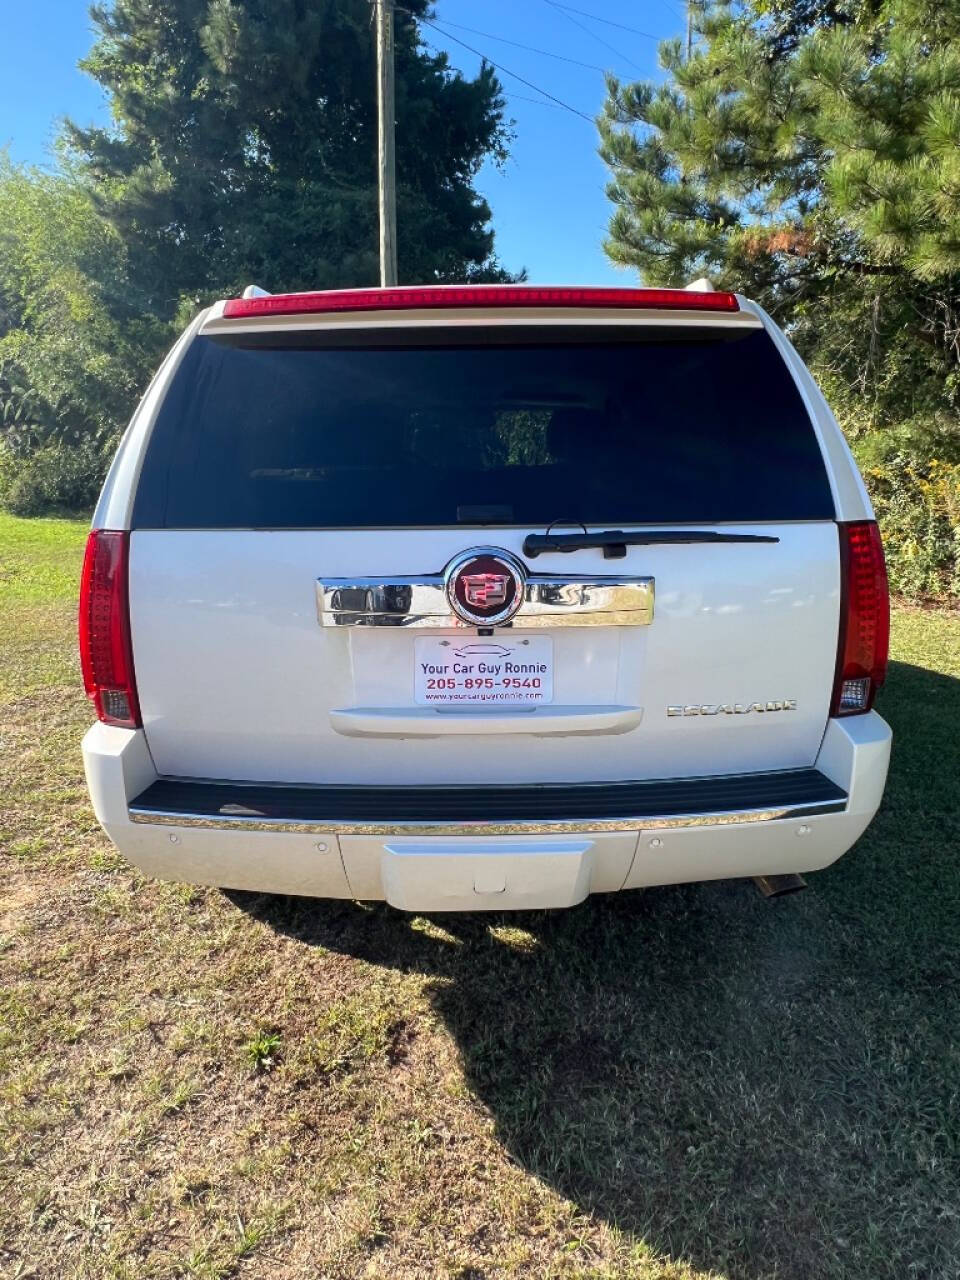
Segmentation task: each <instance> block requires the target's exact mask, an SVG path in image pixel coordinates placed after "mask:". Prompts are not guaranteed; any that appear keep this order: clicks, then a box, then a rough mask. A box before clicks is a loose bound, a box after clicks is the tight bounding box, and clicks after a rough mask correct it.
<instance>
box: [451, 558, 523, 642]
mask: <svg viewBox="0 0 960 1280" xmlns="http://www.w3.org/2000/svg"><path fill="white" fill-rule="evenodd" d="M443 577H444V583H445V586H446V592H447V599H448V600H449V602H450V608H451V609H452V610H453V612H454V613H455V614H456V615H457V617H458V618H459V619H460V620H461V622H467V623H470V624H471V625H473V626H479V627H484V626H495V625H497V624H501V623H504V622H509V620H510V619H511V618H512V617H513V615H514V614H515V613H516V612H517V610H518V609H519V608H520V606H521V605H522V604H523V597H524V584H525V582H526V571H525V569H524V567H523V565H522V564H521V562H520V561H519V560H517V559H516V557H514V556H512V555H511V554H510V552H509V551H499V550H497V549H496V548H495V547H474V548H473V550H471V551H464V552H462V553H461V554H460V555H459V556H456V557H455V558H454V559H453V560H451V561H450V563H449V564H448V565H447V567H446V569H445V570H444V575H443Z"/></svg>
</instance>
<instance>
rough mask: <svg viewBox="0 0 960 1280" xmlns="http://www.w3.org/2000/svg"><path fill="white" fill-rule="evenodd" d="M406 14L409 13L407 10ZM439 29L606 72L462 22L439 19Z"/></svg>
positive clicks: (594, 64) (593, 63)
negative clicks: (479, 29) (456, 31)
mask: <svg viewBox="0 0 960 1280" xmlns="http://www.w3.org/2000/svg"><path fill="white" fill-rule="evenodd" d="M404 12H409V10H405V11H404ZM437 25H438V26H439V27H456V28H457V30H458V31H470V32H472V33H473V34H474V35H475V36H484V37H485V38H486V39H487V40H499V42H500V43H501V44H511V45H513V47H514V48H515V49H526V51H527V52H528V53H540V54H543V56H544V57H545V58H557V59H558V60H559V61H560V62H572V63H573V65H574V66H575V67H586V68H587V69H588V70H589V71H600V72H602V71H603V70H604V68H603V67H598V66H597V64H596V63H595V62H581V61H580V59H579V58H567V57H565V56H564V55H563V54H562V53H551V52H550V50H549V49H538V48H537V47H536V45H532V44H521V43H520V42H519V40H508V39H507V38H506V36H496V35H494V34H493V32H492V31H478V30H477V28H476V27H465V26H464V25H463V23H462V22H449V21H448V20H447V19H446V18H443V19H438V20H437Z"/></svg>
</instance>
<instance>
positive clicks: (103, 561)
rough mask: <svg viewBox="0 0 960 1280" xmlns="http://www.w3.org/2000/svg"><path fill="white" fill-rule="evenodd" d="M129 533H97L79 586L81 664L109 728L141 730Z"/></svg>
mask: <svg viewBox="0 0 960 1280" xmlns="http://www.w3.org/2000/svg"><path fill="white" fill-rule="evenodd" d="M129 545H130V535H129V533H126V532H120V531H115V530H107V529H94V530H93V532H92V533H91V534H90V536H89V537H88V538H87V550H86V554H85V555H84V557H83V576H82V578H81V582H80V665H81V667H82V668H83V684H84V688H85V689H86V691H87V697H88V698H90V699H91V700H92V701H93V704H94V706H95V707H96V709H97V715H98V716H99V717H100V719H101V720H102V721H103V722H104V724H115V725H120V726H122V727H123V728H124V729H139V728H140V724H141V720H140V705H139V703H138V701H137V686H136V681H135V680H134V675H133V647H132V645H131V641H130V605H129V600H128V595H127V563H128V551H129Z"/></svg>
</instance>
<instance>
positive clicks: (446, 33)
mask: <svg viewBox="0 0 960 1280" xmlns="http://www.w3.org/2000/svg"><path fill="white" fill-rule="evenodd" d="M398 7H399V6H398ZM404 12H408V10H404ZM414 16H415V17H416V18H417V21H418V22H420V23H422V24H423V25H424V26H425V27H430V29H431V30H433V31H436V32H437V33H438V34H439V35H441V36H445V37H446V39H447V40H452V41H453V42H454V44H458V45H460V46H461V48H463V49H466V50H467V52H468V53H472V54H473V55H474V57H477V58H482V59H483V61H484V62H489V63H490V65H491V67H495V68H496V69H497V71H500V72H502V73H503V75H505V76H512V77H513V79H514V80H519V81H520V83H521V84H525V85H526V86H527V88H528V89H532V90H533V91H534V93H541V94H543V96H544V97H545V98H549V99H550V101H551V102H555V103H556V104H557V106H558V107H563V108H564V110H565V111H569V112H570V113H571V115H575V116H579V117H580V119H581V120H586V122H587V123H588V124H593V123H594V120H593V117H592V116H588V115H587V113H586V112H585V111H579V110H578V109H577V108H576V107H571V105H570V103H569V102H564V101H563V99H562V98H558V97H557V96H556V94H553V93H549V92H548V91H547V90H546V89H541V88H540V86H539V85H538V84H534V83H533V81H532V80H527V79H526V77H525V76H521V75H518V74H517V72H516V71H510V70H509V68H507V67H505V66H503V65H502V64H501V63H499V62H494V60H493V58H491V57H490V55H489V54H486V53H482V52H481V51H480V50H479V49H474V47H473V45H470V44H467V42H466V41H465V40H461V39H460V38H459V37H458V36H455V35H451V33H450V32H449V31H442V30H441V29H440V28H439V27H438V26H436V25H435V24H434V23H432V22H430V21H429V20H428V19H427V18H421V17H419V16H418V15H414Z"/></svg>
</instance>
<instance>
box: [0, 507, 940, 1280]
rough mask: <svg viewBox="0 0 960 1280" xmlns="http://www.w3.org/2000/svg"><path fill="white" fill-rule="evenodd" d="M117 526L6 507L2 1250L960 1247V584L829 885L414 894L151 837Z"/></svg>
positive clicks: (2, 530)
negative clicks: (224, 860)
mask: <svg viewBox="0 0 960 1280" xmlns="http://www.w3.org/2000/svg"><path fill="white" fill-rule="evenodd" d="M84 535H85V530H84V528H83V527H82V525H81V524H79V523H77V522H71V521H31V522H26V521H17V520H14V519H11V518H0V703H2V704H3V715H2V718H0V847H2V874H3V878H2V882H0V1184H2V1185H0V1275H3V1276H10V1277H19V1278H20V1280H27V1277H34V1278H36V1280H60V1278H61V1277H67V1278H69V1277H84V1278H86V1277H97V1278H99V1277H117V1278H119V1277H125V1278H129V1280H133V1277H136V1278H137V1280H146V1278H147V1277H165V1278H166V1277H175V1276H198V1277H220V1276H234V1275H236V1276H241V1277H244V1276H248V1277H253V1276H258V1277H259V1276H269V1277H277V1278H279V1280H292V1278H293V1277H297V1278H298V1280H300V1278H303V1280H320V1278H322V1277H331V1278H332V1277H336V1278H338V1280H340V1278H342V1280H348V1278H349V1280H353V1278H354V1277H363V1276H377V1277H381V1276H382V1277H390V1278H391V1280H404V1278H407V1277H424V1276H431V1277H432V1276H443V1277H451V1278H457V1280H484V1278H486V1280H492V1278H493V1277H501V1276H523V1277H537V1278H538V1280H539V1278H541V1277H561V1276H562V1277H582V1278H584V1280H585V1278H586V1277H591V1278H593V1280H600V1278H602V1277H614V1276H617V1277H638V1278H639V1280H693V1278H696V1280H706V1278H707V1277H718V1276H723V1277H727V1278H728V1280H732V1278H733V1277H737V1278H743V1280H761V1278H763V1280H766V1278H769V1280H774V1278H776V1280H807V1278H808V1277H809V1278H810V1280H813V1278H815V1277H816V1278H818V1280H820V1278H823V1277H829V1278H830V1280H834V1278H836V1280H845V1278H852V1277H858V1278H862V1280H878V1278H880V1277H891V1278H893V1277H896V1278H897V1280H902V1278H903V1277H908V1276H909V1277H914V1278H915V1280H940V1278H943V1280H952V1278H954V1277H957V1276H958V1275H960V1038H958V1031H960V866H958V859H960V751H958V747H957V740H958V726H960V619H958V618H957V617H947V616H946V615H943V614H934V613H929V612H919V611H909V610H898V611H897V613H896V616H895V620H894V657H895V659H896V660H895V662H894V663H893V665H892V668H891V674H890V679H889V684H888V686H887V688H886V690H885V691H884V693H883V697H882V701H881V706H880V709H881V711H882V712H883V714H884V715H885V716H887V718H888V719H889V720H890V721H891V722H892V723H893V726H894V730H895V733H896V735H897V737H896V744H895V749H894V763H893V770H892V774H891V779H890V785H889V788H888V791H887V798H886V802H885V805H884V809H883V812H882V813H881V815H880V817H879V818H878V820H877V821H876V822H875V824H874V825H873V827H872V828H871V830H870V831H869V832H868V834H867V835H866V836H865V837H864V839H863V840H862V841H861V843H860V844H859V845H858V847H857V849H856V850H855V851H854V852H853V853H852V854H850V855H848V856H847V857H846V858H844V859H842V860H841V861H840V862H839V863H838V864H837V865H836V866H835V867H833V868H831V869H829V870H828V871H825V872H821V873H820V874H818V875H816V876H813V877H811V888H810V890H809V891H808V892H807V893H806V894H801V895H799V896H797V897H793V898H787V899H783V900H781V901H778V902H773V903H766V902H764V901H763V900H762V899H761V898H760V897H759V895H758V894H757V893H756V891H755V890H754V888H753V887H752V885H750V884H749V883H743V882H722V883H713V884H705V885H695V886H686V887H681V888H668V889H657V890H650V891H648V892H646V893H643V894H628V895H622V896H618V897H612V898H598V899H594V900H593V901H591V902H588V903H586V904H584V905H583V906H581V907H579V908H577V909H576V910H573V911H569V912H566V913H562V914H550V913H545V912H543V913H534V914H530V915H522V916H521V915H514V916H503V917H489V916H483V917H481V916H477V917H453V918H450V917H444V918H442V919H440V918H437V919H424V918H410V917H407V916H403V915H401V914H400V913H398V912H395V911H393V910H390V909H389V908H386V907H365V906H359V905H357V904H353V903H333V904H331V903H322V902H313V901H309V900H303V899H287V898H275V897H268V896H258V895H250V894H246V895H245V894H229V895H227V894H222V893H219V892H216V891H214V890H205V889H194V888H192V887H190V886H184V885H173V884H161V883H157V882H153V881H149V880H144V879H143V878H141V877H140V876H139V875H138V874H136V873H135V872H134V871H133V870H132V869H131V868H130V867H129V866H127V865H126V864H125V863H124V862H123V861H122V860H120V859H119V858H118V857H117V856H116V854H115V853H114V851H113V849H112V847H111V846H110V845H109V843H108V842H107V840H106V839H105V837H104V836H103V835H102V834H101V833H100V832H99V829H98V828H97V826H96V823H95V820H94V818H93V816H92V814H91V812H90V810H89V809H88V806H87V801H86V796H85V793H84V789H83V782H82V774H81V765H80V753H79V741H80V737H81V733H82V731H83V729H84V727H85V726H86V725H87V723H89V720H90V713H89V710H88V705H87V703H86V701H85V699H84V698H83V695H82V692H81V691H80V690H79V687H78V679H77V673H76V670H75V656H74V650H75V641H74V593H75V584H76V580H77V574H78V569H79V560H80V554H81V550H82V545H83V540H84Z"/></svg>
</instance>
